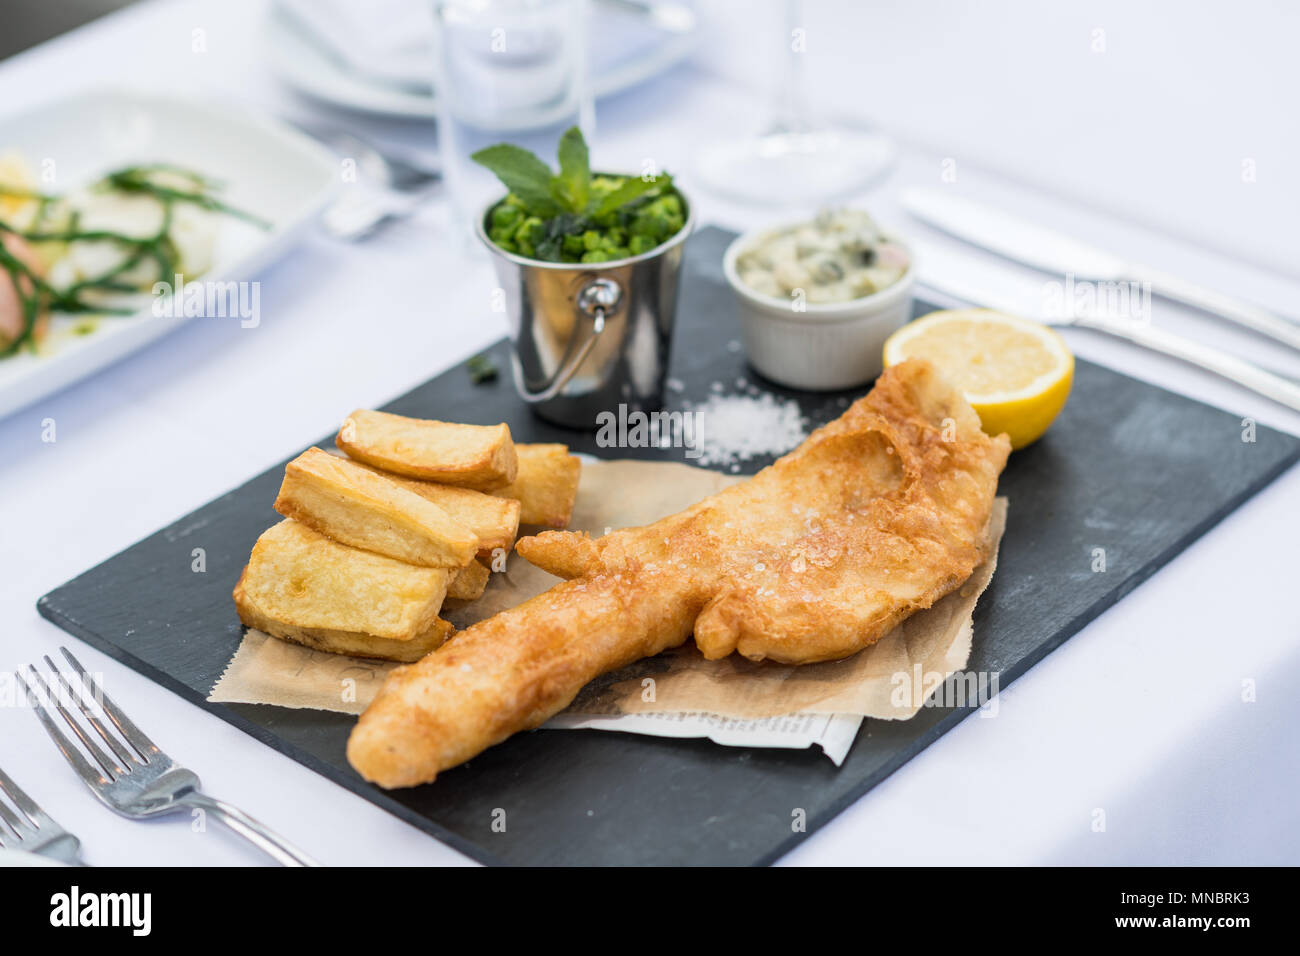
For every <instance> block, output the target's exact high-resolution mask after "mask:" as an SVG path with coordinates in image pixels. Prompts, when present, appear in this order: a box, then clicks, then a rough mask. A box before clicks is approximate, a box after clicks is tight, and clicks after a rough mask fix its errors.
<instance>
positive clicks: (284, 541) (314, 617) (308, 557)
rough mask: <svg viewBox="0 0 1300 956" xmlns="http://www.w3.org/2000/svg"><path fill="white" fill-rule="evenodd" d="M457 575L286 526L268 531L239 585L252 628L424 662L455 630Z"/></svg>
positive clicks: (337, 648)
mask: <svg viewBox="0 0 1300 956" xmlns="http://www.w3.org/2000/svg"><path fill="white" fill-rule="evenodd" d="M450 576H451V572H449V571H447V570H446V569H445V568H422V567H417V566H415V565H413V564H406V563H404V562H401V561H396V560H394V559H392V558H387V557H384V556H383V555H379V554H373V553H371V552H369V551H361V550H359V549H357V548H349V547H348V546H347V545H344V544H339V543H338V542H337V541H333V540H331V539H329V538H327V537H325V536H324V535H322V534H318V533H317V532H315V531H313V530H312V529H311V528H308V527H307V526H306V525H303V524H299V523H298V522H297V521H293V520H291V519H286V520H284V521H281V522H280V523H279V524H277V525H273V526H272V527H270V528H268V529H267V530H266V531H264V532H262V535H261V537H259V538H258V539H257V544H255V545H254V546H253V553H252V555H251V556H250V557H249V559H248V564H247V565H246V566H245V567H244V572H243V574H241V575H240V577H239V583H238V584H236V585H235V592H234V598H235V607H236V609H237V610H238V611H239V618H240V620H241V621H243V622H244V623H245V624H246V625H248V626H249V627H255V628H257V629H258V630H261V631H266V632H267V633H268V634H272V635H274V636H275V637H278V638H281V639H282V640H286V641H292V642H294V643H296V644H305V645H307V646H308V647H313V648H315V649H317V650H320V651H329V652H330V653H333V654H351V655H353V656H356V657H378V658H383V659H385V660H395V661H416V660H419V659H420V658H421V657H423V656H424V655H425V654H427V653H429V651H431V650H433V649H434V648H435V647H437V646H438V645H440V644H441V643H442V642H443V641H444V640H446V639H447V636H448V635H449V634H450V633H451V631H452V627H451V625H450V624H449V623H448V622H446V621H444V620H441V619H440V618H439V617H438V609H439V608H441V607H442V601H443V598H444V597H445V596H446V593H447V582H448V580H449V578H450Z"/></svg>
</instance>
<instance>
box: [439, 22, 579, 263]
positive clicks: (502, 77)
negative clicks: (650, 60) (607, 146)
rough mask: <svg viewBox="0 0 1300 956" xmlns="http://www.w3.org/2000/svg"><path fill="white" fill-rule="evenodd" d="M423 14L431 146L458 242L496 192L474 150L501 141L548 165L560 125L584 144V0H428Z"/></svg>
mask: <svg viewBox="0 0 1300 956" xmlns="http://www.w3.org/2000/svg"><path fill="white" fill-rule="evenodd" d="M433 12H434V95H435V97H436V98H437V103H438V146H439V152H440V153H441V156H442V163H443V174H444V176H445V177H446V182H447V194H448V196H449V197H450V199H451V203H452V205H453V209H454V211H455V220H456V223H457V225H458V227H460V228H461V229H462V239H464V240H465V241H466V242H468V241H470V239H471V237H472V235H473V220H474V218H475V217H476V216H479V215H481V214H482V212H483V209H484V207H485V206H486V205H487V204H488V203H489V202H490V201H492V200H493V199H496V198H498V197H500V196H501V195H502V194H503V193H504V192H505V188H504V187H503V186H502V185H501V183H500V182H499V181H498V180H497V178H496V177H495V176H494V175H492V173H490V172H489V171H488V170H487V169H485V168H483V167H482V166H479V165H478V164H477V163H475V162H474V161H473V160H472V159H470V156H471V155H472V154H473V153H474V152H475V151H477V150H479V149H482V148H483V147H485V146H490V145H492V144H494V143H499V142H510V143H514V144H516V145H518V146H522V147H523V148H525V149H528V150H531V151H532V152H533V153H535V154H536V155H537V156H539V157H540V158H541V159H542V160H543V161H545V162H546V163H548V164H550V165H552V166H554V165H555V153H556V147H557V145H558V143H559V139H560V136H561V135H562V134H563V133H564V131H565V130H566V129H568V128H569V127H570V126H574V125H577V126H579V127H581V128H582V131H583V135H584V136H586V138H587V141H588V142H591V139H592V133H593V131H594V129H593V128H594V125H595V123H594V113H593V109H592V103H591V95H590V92H589V86H588V83H587V75H586V72H587V71H586V62H585V61H586V49H587V45H586V25H587V14H588V10H587V0H434V4H433Z"/></svg>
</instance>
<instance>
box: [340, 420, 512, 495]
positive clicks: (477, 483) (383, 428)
mask: <svg viewBox="0 0 1300 956" xmlns="http://www.w3.org/2000/svg"><path fill="white" fill-rule="evenodd" d="M334 443H335V444H336V445H338V447H339V450H340V451H343V452H345V453H347V455H348V456H349V457H352V458H355V459H357V460H358V461H364V462H366V463H367V464H371V465H375V466H376V467H379V468H382V469H384V470H385V471H392V472H396V473H397V474H399V475H406V476H407V477H409V478H423V479H425V480H426V481H440V482H442V483H444V484H448V485H460V486H462V487H465V488H477V489H480V490H483V489H488V488H494V487H499V486H501V485H507V484H509V483H510V482H512V481H514V480H515V475H516V473H517V470H518V462H517V461H516V459H515V445H514V442H513V441H511V439H510V428H509V426H508V425H504V424H501V425H458V424H455V423H453V422H438V421H431V420H428V419H423V418H405V417H403V416H402V415H392V414H389V413H388V412H372V411H367V410H366V409H360V408H359V409H357V410H356V411H355V412H353V413H352V414H351V415H349V416H348V417H347V418H346V419H344V420H343V425H342V426H341V427H340V428H339V433H338V437H337V438H335V440H334Z"/></svg>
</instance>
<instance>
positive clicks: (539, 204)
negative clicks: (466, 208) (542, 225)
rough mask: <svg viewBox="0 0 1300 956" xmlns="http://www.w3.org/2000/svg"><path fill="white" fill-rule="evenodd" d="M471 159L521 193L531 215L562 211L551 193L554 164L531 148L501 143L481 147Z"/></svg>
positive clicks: (548, 214) (544, 216) (513, 191)
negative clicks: (531, 151) (531, 150)
mask: <svg viewBox="0 0 1300 956" xmlns="http://www.w3.org/2000/svg"><path fill="white" fill-rule="evenodd" d="M470 159H472V160H474V162H476V163H478V164H479V165H480V166H486V167H487V168H488V169H490V170H492V172H493V173H495V174H496V177H497V179H499V180H501V182H502V183H503V184H505V187H506V189H508V190H510V192H512V193H514V194H515V195H516V196H518V197H519V200H520V201H521V202H522V203H523V204H524V209H526V210H527V211H528V212H529V213H530V214H531V215H534V216H540V217H542V218H543V219H545V218H547V217H549V216H554V215H555V214H556V213H559V212H561V209H560V205H559V203H557V202H556V201H555V199H554V197H553V196H552V195H551V179H552V176H551V167H549V166H547V165H546V164H545V163H544V162H542V161H541V160H540V159H538V158H537V157H536V156H534V155H533V154H532V153H530V152H529V151H528V150H526V149H521V148H520V147H518V146H513V145H511V144H510V143H498V144H497V145H495V146H488V147H486V148H485V149H480V150H479V151H478V152H477V153H474V154H473V155H472V156H470Z"/></svg>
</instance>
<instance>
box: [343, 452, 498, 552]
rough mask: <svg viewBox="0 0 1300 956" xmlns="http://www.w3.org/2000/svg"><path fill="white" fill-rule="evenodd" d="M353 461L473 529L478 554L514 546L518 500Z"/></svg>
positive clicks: (359, 466)
mask: <svg viewBox="0 0 1300 956" xmlns="http://www.w3.org/2000/svg"><path fill="white" fill-rule="evenodd" d="M353 464H355V465H356V466H357V467H358V468H364V469H366V470H367V471H371V472H374V473H375V474H376V475H383V476H384V477H385V478H387V479H388V480H389V481H391V482H393V483H395V484H397V485H400V486H401V487H403V488H405V489H406V490H407V491H410V492H412V493H414V494H417V495H419V496H420V497H421V498H424V499H425V500H426V501H431V502H433V503H434V504H435V505H437V506H438V507H439V508H441V509H442V510H443V511H444V512H446V513H447V516H448V517H450V518H451V519H452V520H453V521H455V522H456V523H457V524H461V525H464V526H465V527H466V528H468V529H469V530H470V531H471V532H473V534H474V536H475V537H477V538H478V547H479V555H480V556H491V554H492V551H493V550H494V549H496V548H505V549H506V550H507V551H508V550H510V548H512V547H513V546H514V543H515V535H516V534H517V533H518V531H519V502H518V501H515V500H514V499H513V498H498V497H496V496H495V495H488V494H484V493H483V492H481V491H474V490H472V489H470V488H457V487H456V486H455V485H441V484H438V482H436V481H421V480H419V479H418V478H407V477H406V476H405V475H397V474H394V473H393V472H391V471H384V470H383V469H382V468H376V467H375V466H374V465H367V464H366V463H364V462H360V461H358V462H353Z"/></svg>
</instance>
